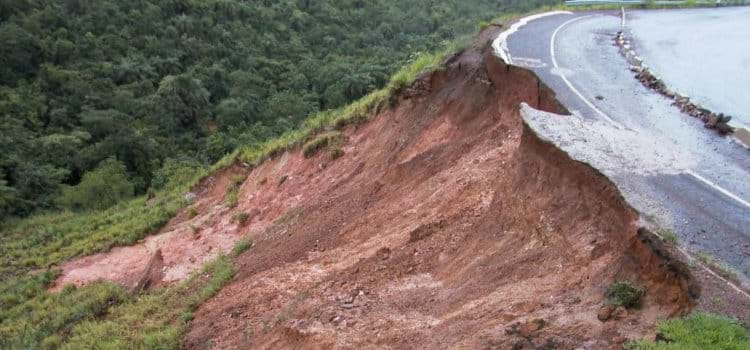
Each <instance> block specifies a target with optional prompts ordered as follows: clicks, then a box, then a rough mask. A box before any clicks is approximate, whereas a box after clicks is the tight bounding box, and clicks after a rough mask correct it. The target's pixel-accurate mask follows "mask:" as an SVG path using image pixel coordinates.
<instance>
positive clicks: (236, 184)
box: [224, 175, 247, 208]
mask: <svg viewBox="0 0 750 350" xmlns="http://www.w3.org/2000/svg"><path fill="white" fill-rule="evenodd" d="M245 179H247V176H245V175H235V176H233V177H232V182H231V184H229V188H227V194H226V196H225V197H224V203H225V204H226V205H227V207H229V208H234V207H236V206H237V203H238V202H239V196H240V186H242V184H243V183H244V182H245Z"/></svg>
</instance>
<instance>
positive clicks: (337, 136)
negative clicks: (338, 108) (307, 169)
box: [302, 131, 343, 158]
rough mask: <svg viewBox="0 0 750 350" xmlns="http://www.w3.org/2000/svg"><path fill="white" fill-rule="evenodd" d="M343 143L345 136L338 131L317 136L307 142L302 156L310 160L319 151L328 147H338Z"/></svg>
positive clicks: (303, 147)
mask: <svg viewBox="0 0 750 350" xmlns="http://www.w3.org/2000/svg"><path fill="white" fill-rule="evenodd" d="M342 141H343V135H342V134H341V132H338V131H329V132H324V133H321V134H319V135H317V136H315V137H314V138H313V139H312V140H310V141H307V142H306V143H305V144H304V145H303V146H302V154H303V155H304V156H305V158H310V157H312V156H314V155H315V154H317V153H318V151H320V150H322V149H323V148H326V147H328V146H338V145H339V144H341V142H342Z"/></svg>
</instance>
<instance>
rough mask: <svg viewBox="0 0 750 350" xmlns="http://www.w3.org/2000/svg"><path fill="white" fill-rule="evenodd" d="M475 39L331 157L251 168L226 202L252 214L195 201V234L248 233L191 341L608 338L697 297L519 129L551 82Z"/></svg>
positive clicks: (545, 99) (555, 156) (595, 341)
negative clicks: (636, 294) (603, 313)
mask: <svg viewBox="0 0 750 350" xmlns="http://www.w3.org/2000/svg"><path fill="white" fill-rule="evenodd" d="M492 34H493V33H485V36H487V37H489V36H490V35H492ZM487 37H485V38H483V39H487ZM481 41H482V42H483V44H482V45H481V47H477V48H472V49H469V50H466V51H465V52H463V53H462V54H460V55H456V56H455V57H452V58H451V59H449V60H448V61H447V62H446V67H447V68H446V69H445V70H443V71H440V72H437V73H434V74H432V75H430V76H425V77H422V79H420V81H419V82H418V83H417V84H415V85H414V87H413V88H412V89H410V90H409V91H407V92H406V93H405V94H404V96H403V97H402V99H401V100H400V102H399V104H398V106H397V107H396V108H394V109H391V110H388V111H385V112H382V113H380V114H379V115H377V116H375V117H374V118H373V120H372V121H370V122H369V123H367V124H365V125H363V126H361V127H359V128H351V129H349V130H346V132H345V134H346V136H347V137H346V143H345V145H344V146H343V150H344V152H345V154H344V156H342V157H340V158H338V159H337V160H335V161H332V160H330V157H329V155H328V153H327V152H320V153H319V154H318V155H317V156H315V157H313V158H311V159H306V158H305V157H303V155H302V154H301V152H290V153H286V154H284V155H283V156H280V157H278V158H276V159H274V160H271V161H267V162H265V163H264V164H263V165H261V166H259V167H258V168H256V169H254V170H252V171H251V172H250V174H249V176H248V178H247V180H246V181H245V183H244V184H243V185H242V187H241V192H240V193H241V196H240V198H241V199H240V203H239V206H238V207H237V208H236V209H235V210H234V211H233V212H247V213H251V217H253V219H252V221H251V224H250V225H249V226H248V227H247V228H245V229H238V228H237V227H236V226H232V224H229V223H228V222H229V220H230V217H231V213H232V212H226V210H224V209H218V208H219V207H220V203H219V202H217V201H216V200H214V202H213V203H214V204H205V205H203V206H202V209H201V210H202V211H201V212H203V211H204V210H205V212H206V214H204V216H199V217H198V218H197V219H194V220H198V221H197V223H198V224H200V225H201V227H202V231H201V232H202V234H201V235H202V236H211V237H213V236H214V235H217V236H221V235H224V234H229V235H235V234H237V232H239V231H241V232H242V233H243V234H247V235H249V236H250V237H251V238H252V240H253V242H254V243H255V246H254V247H253V248H252V249H251V250H249V251H248V252H246V253H245V254H243V255H241V256H240V257H239V258H238V260H237V265H238V269H239V275H238V277H237V278H236V279H235V281H233V282H232V283H231V284H229V285H228V286H227V287H225V288H224V289H223V290H222V291H221V292H220V293H219V294H218V295H217V296H216V297H214V298H213V299H211V300H209V301H208V302H207V303H205V304H204V305H203V306H201V308H200V309H199V310H198V311H197V312H196V313H195V319H194V320H193V321H192V322H191V326H190V332H189V334H188V335H187V339H186V341H185V344H184V346H185V347H186V348H189V349H209V348H211V349H234V348H267V349H277V348H298V349H328V348H398V349H413V348H424V349H455V348H467V349H476V348H498V349H510V348H513V347H514V346H523V347H524V348H564V349H569V348H576V347H578V346H584V347H587V348H594V349H601V348H608V347H610V346H615V347H616V346H619V345H618V344H619V343H621V342H622V341H623V340H624V338H623V337H640V336H642V335H644V334H645V333H646V332H648V330H649V329H652V328H651V327H652V326H653V324H654V323H655V321H656V320H657V319H660V318H665V317H668V316H675V315H679V314H682V313H684V312H686V311H688V310H689V309H690V308H691V307H692V305H693V302H692V299H691V295H692V296H693V297H694V296H695V293H696V291H695V290H694V288H693V287H692V285H691V279H690V277H689V276H688V275H687V274H686V273H684V272H683V271H684V269H683V268H681V266H680V264H679V263H677V262H674V261H671V260H670V259H669V257H668V256H666V255H665V254H664V253H663V252H662V251H661V250H660V249H659V248H658V247H656V244H655V243H652V240H651V239H649V236H648V235H647V234H645V233H642V232H641V233H639V230H638V227H637V223H636V221H637V214H636V213H635V212H634V211H633V210H632V209H631V208H630V207H629V206H628V205H627V204H626V203H625V202H624V200H623V199H622V197H621V196H620V194H619V193H618V191H617V189H616V188H615V186H614V185H613V184H612V183H611V182H610V181H609V180H607V179H606V178H605V177H604V176H602V175H600V174H599V173H598V172H597V171H595V170H593V169H592V168H590V167H589V166H587V165H585V164H583V163H579V162H576V161H574V160H572V159H570V158H569V157H568V156H567V155H566V154H564V153H563V152H561V151H559V150H558V149H556V148H554V147H553V146H551V145H549V144H547V143H544V142H542V141H541V140H540V139H539V138H537V137H536V136H535V135H534V134H533V132H531V131H530V130H529V129H528V128H526V127H524V125H523V123H522V121H521V118H520V117H519V111H518V109H519V104H520V103H521V102H528V103H529V104H531V105H532V106H533V107H535V108H539V109H544V110H549V111H553V112H562V110H560V108H559V107H558V105H557V103H556V102H555V101H554V96H552V95H551V93H550V92H549V91H548V90H547V89H546V88H544V87H543V86H542V84H541V83H540V82H539V81H538V80H537V79H536V78H535V77H534V76H533V74H531V73H530V72H528V71H526V70H522V69H518V68H513V67H508V66H505V65H504V64H502V63H501V62H499V61H498V60H497V59H496V58H495V57H494V56H493V55H492V54H491V52H490V50H488V49H487V48H486V46H485V45H484V40H481ZM219 192H220V191H219ZM204 208H205V209H204ZM181 225H182V226H185V225H186V224H181ZM178 226H179V225H178ZM227 231H231V233H225V232H227ZM183 234H185V233H183ZM173 249H177V248H173ZM186 249H187V248H186ZM190 249H192V248H190ZM216 249H219V250H226V249H227V248H225V247H222V246H220V244H217V248H216ZM162 252H163V255H164V263H165V266H167V269H169V266H171V265H170V258H169V257H170V255H171V254H172V253H170V252H169V249H167V248H162ZM144 265H145V263H144ZM623 279H629V280H632V281H636V282H638V283H639V284H641V285H643V286H645V287H646V288H647V291H648V292H647V294H646V297H645V301H644V303H643V306H642V307H641V308H640V309H639V310H631V311H630V312H628V313H627V315H620V316H622V317H621V318H619V319H617V320H613V321H609V322H601V321H599V320H598V319H597V311H598V310H599V308H600V307H601V306H602V304H603V302H604V294H605V290H606V288H607V287H608V286H609V285H610V283H612V282H613V281H615V280H623Z"/></svg>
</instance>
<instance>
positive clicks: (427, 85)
mask: <svg viewBox="0 0 750 350" xmlns="http://www.w3.org/2000/svg"><path fill="white" fill-rule="evenodd" d="M431 87H432V74H431V73H430V72H425V73H422V74H421V75H420V76H418V77H417V79H416V80H415V81H414V83H413V84H412V85H411V86H409V87H408V88H406V90H405V91H404V94H403V96H404V98H407V99H408V98H413V97H418V96H422V95H426V94H428V93H429V92H430V89H431Z"/></svg>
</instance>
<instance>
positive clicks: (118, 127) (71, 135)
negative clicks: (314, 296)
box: [0, 0, 549, 219]
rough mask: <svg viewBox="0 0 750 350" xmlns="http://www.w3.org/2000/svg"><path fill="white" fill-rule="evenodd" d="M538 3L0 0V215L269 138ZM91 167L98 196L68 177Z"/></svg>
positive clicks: (139, 182) (81, 203)
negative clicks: (486, 23) (104, 180)
mask: <svg viewBox="0 0 750 350" xmlns="http://www.w3.org/2000/svg"><path fill="white" fill-rule="evenodd" d="M542 2H549V1H519V0H507V1H497V0H470V1H459V0H420V1H408V2H404V1H390V0H378V1H361V0H324V1H309V0H307V1H302V0H285V1H237V0H170V1H155V0H145V1H114V0H104V1H88V0H66V1H51V0H13V1H3V2H2V4H0V21H1V22H0V42H2V43H3V45H2V47H0V128H2V130H3V134H2V137H0V148H2V149H3V152H2V153H1V154H0V219H2V217H4V216H27V215H29V214H31V213H34V212H36V211H40V210H50V209H57V208H61V207H64V208H68V209H71V210H82V209H90V208H101V207H109V206H111V205H114V204H115V203H117V202H119V201H121V200H123V199H128V198H130V197H132V196H134V195H139V194H143V193H146V192H147V191H148V189H150V188H154V187H158V183H155V181H157V182H158V179H157V178H155V177H156V173H157V171H158V170H159V169H160V168H161V167H162V166H163V165H164V163H165V161H166V160H168V159H179V160H182V161H184V160H189V161H190V162H192V163H194V165H207V164H210V163H212V162H215V161H216V160H218V159H220V158H221V157H222V156H224V155H225V154H227V153H229V152H231V151H232V150H233V149H235V148H236V147H237V146H238V145H247V144H256V143H259V142H262V141H264V140H267V139H270V138H273V137H275V136H278V135H280V134H282V133H283V132H285V131H288V130H291V129H293V128H295V127H296V126H298V125H299V124H300V122H301V121H303V120H304V119H305V117H306V116H308V115H309V114H311V113H314V112H318V111H323V110H328V109H333V108H337V107H341V106H343V105H345V104H347V103H349V102H351V101H354V100H356V99H358V98H360V97H362V96H364V95H365V94H366V93H368V92H369V91H372V90H374V89H376V88H379V87H382V86H384V85H385V84H386V83H387V81H388V79H389V77H390V75H391V74H392V73H393V72H394V71H395V69H396V68H398V67H400V66H401V65H402V64H404V62H405V61H408V60H409V59H410V57H413V55H414V54H416V53H417V52H419V51H431V50H433V49H435V48H437V47H439V46H441V45H442V44H443V42H444V41H446V40H448V39H450V38H453V37H455V36H456V35H458V34H463V33H468V32H470V31H471V30H472V29H473V28H474V27H475V26H476V23H478V21H479V20H486V19H488V18H491V17H493V16H495V15H496V14H497V13H499V12H502V11H504V10H506V9H509V8H514V9H526V8H530V7H533V6H534V5H536V4H537V3H542ZM113 162H119V163H121V165H119V166H118V165H117V164H114V165H113V164H112V163H113ZM106 167H109V174H111V173H112V171H116V172H117V174H116V176H115V177H114V178H110V179H109V181H111V182H116V183H115V184H114V185H115V186H116V187H117V188H118V190H117V191H111V192H109V193H107V195H106V196H101V197H102V201H98V198H99V196H96V195H94V196H93V197H94V198H91V197H92V195H91V193H92V190H95V188H94V189H92V185H91V184H90V183H91V182H96V180H95V179H90V181H89V183H84V184H82V185H81V186H77V185H79V183H80V182H81V181H82V180H85V179H86V176H85V175H86V174H87V173H89V172H95V171H96V170H97V169H99V170H100V171H99V172H98V173H96V172H95V173H94V174H93V175H92V176H97V174H99V176H101V173H102V172H103V170H102V169H101V168H106ZM70 186H75V187H73V188H69V187H70ZM93 187H95V186H93ZM87 193H88V194H87ZM86 198H88V200H84V199H86ZM92 202H94V203H92Z"/></svg>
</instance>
